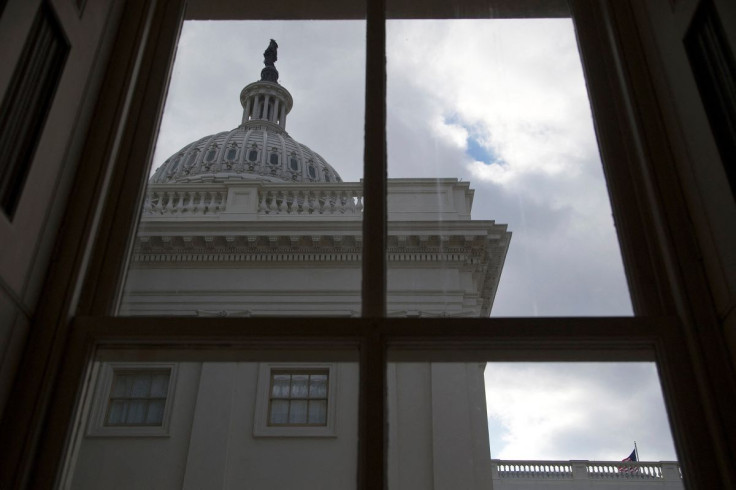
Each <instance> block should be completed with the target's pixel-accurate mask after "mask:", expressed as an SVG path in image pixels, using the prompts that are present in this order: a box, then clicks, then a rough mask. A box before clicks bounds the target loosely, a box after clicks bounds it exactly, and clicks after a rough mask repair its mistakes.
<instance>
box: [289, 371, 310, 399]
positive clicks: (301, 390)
mask: <svg viewBox="0 0 736 490" xmlns="http://www.w3.org/2000/svg"><path fill="white" fill-rule="evenodd" d="M308 379H309V376H308V375H306V374H295V375H293V376H292V377H291V397H292V398H306V397H307V389H308V388H307V381H308Z"/></svg>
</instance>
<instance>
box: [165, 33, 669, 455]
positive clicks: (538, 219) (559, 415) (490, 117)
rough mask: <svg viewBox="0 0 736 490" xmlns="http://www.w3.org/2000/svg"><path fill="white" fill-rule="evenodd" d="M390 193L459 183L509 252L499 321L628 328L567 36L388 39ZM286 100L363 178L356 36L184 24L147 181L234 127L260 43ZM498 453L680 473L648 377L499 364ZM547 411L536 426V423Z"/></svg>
mask: <svg viewBox="0 0 736 490" xmlns="http://www.w3.org/2000/svg"><path fill="white" fill-rule="evenodd" d="M387 30H388V34H387V57H388V100H387V104H388V128H387V134H388V159H389V176H390V177H457V178H460V179H462V180H464V181H470V182H471V188H473V189H475V199H474V204H473V218H474V219H493V220H495V221H496V222H498V223H506V224H508V226H509V230H510V231H511V232H512V233H513V237H512V240H511V246H510V249H509V253H508V256H507V259H506V263H505V266H504V270H503V275H502V277H501V283H500V286H499V291H498V294H497V296H496V300H495V303H494V307H493V315H494V316H596V315H631V306H630V301H629V297H628V291H627V288H626V283H625V278H624V275H623V268H622V265H621V259H620V254H619V251H618V245H617V242H616V237H615V230H614V225H613V220H612V218H611V210H610V205H609V202H608V195H607V193H606V189H605V183H604V180H603V175H602V170H601V164H600V159H599V155H598V149H597V146H596V140H595V134H594V131H593V126H592V120H591V115H590V107H589V105H588V100H587V95H586V91H585V82H584V79H583V75H582V69H581V66H580V60H579V57H578V54H577V48H576V41H575V37H574V32H573V27H572V23H571V22H570V21H569V20H566V19H556V20H503V21H500V20H495V21H494V20H484V21H478V20H474V21H468V20H464V21H391V22H389V24H388V27H387ZM269 38H274V39H276V40H277V42H278V43H279V52H278V57H279V59H278V61H277V63H276V67H277V68H278V70H279V73H280V79H279V83H281V84H282V85H283V86H285V87H286V88H287V89H288V90H289V91H290V92H291V94H292V96H293V98H294V108H293V109H292V112H291V113H290V114H289V116H288V117H287V128H286V129H287V130H288V132H289V134H290V135H291V136H292V137H294V138H295V139H296V140H298V141H300V142H302V143H304V144H306V145H308V146H309V147H310V148H312V149H313V150H314V151H316V152H318V153H319V154H320V155H322V156H323V157H324V158H325V159H326V160H327V161H328V162H330V164H332V166H333V167H335V168H336V169H337V170H338V172H340V174H341V176H342V177H343V180H345V181H357V180H358V179H360V178H361V176H362V165H363V163H362V157H363V114H364V107H363V106H364V83H365V80H364V79H365V73H364V70H365V54H364V50H365V25H364V23H363V22H359V21H343V22H328V21H312V22H293V21H292V22H275V21H272V22H239V23H237V22H188V23H186V24H185V26H184V29H183V32H182V36H181V39H180V42H179V48H178V52H177V59H176V63H175V66H174V71H173V74H172V80H171V85H170V88H169V96H168V100H167V105H166V110H165V112H164V116H163V120H162V125H161V132H160V136H159V141H158V146H157V149H156V153H155V156H154V162H153V168H154V169H155V168H156V167H157V166H158V165H160V164H161V163H163V161H164V160H165V159H166V158H167V157H168V156H170V155H171V154H173V153H175V152H176V151H178V150H179V149H180V148H182V147H183V146H185V145H186V144H188V143H190V142H192V141H194V140H196V139H199V138H200V137H202V136H204V135H207V134H212V133H215V132H218V131H223V130H229V129H232V128H234V127H236V126H238V124H239V123H240V119H241V117H242V108H241V107H240V103H239V98H238V97H239V94H240V90H241V89H242V88H243V87H244V86H245V85H246V84H248V83H250V82H252V81H255V80H257V79H259V77H260V70H261V68H262V66H263V65H262V61H263V57H262V53H263V51H264V49H265V48H266V46H267V45H268V39H269ZM486 385H487V398H488V413H489V426H490V432H491V437H490V439H491V452H492V455H493V457H496V458H506V459H591V460H592V459H598V460H620V459H622V458H624V457H626V456H628V454H629V452H630V451H631V449H632V448H633V441H634V440H636V441H637V443H638V444H639V449H640V456H641V457H642V458H643V459H647V460H672V459H675V454H674V449H673V446H672V442H671V438H670V435H669V429H668V426H667V420H666V415H665V414H664V408H663V402H662V398H661V391H660V388H659V383H658V379H657V375H656V370H655V368H654V366H653V365H651V364H557V365H550V364H544V365H541V364H494V365H489V368H488V370H487V373H486ZM539 407H544V410H539Z"/></svg>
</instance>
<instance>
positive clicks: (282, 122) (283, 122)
mask: <svg viewBox="0 0 736 490" xmlns="http://www.w3.org/2000/svg"><path fill="white" fill-rule="evenodd" d="M279 126H281V127H282V128H283V127H286V104H284V105H282V106H281V116H280V117H279Z"/></svg>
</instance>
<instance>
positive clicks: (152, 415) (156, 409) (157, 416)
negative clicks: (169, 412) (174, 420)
mask: <svg viewBox="0 0 736 490" xmlns="http://www.w3.org/2000/svg"><path fill="white" fill-rule="evenodd" d="M165 406H166V401H165V400H151V401H150V402H148V413H146V422H145V423H146V425H161V423H162V422H163V420H164V407H165Z"/></svg>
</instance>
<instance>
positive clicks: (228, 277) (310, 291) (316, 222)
mask: <svg viewBox="0 0 736 490" xmlns="http://www.w3.org/2000/svg"><path fill="white" fill-rule="evenodd" d="M364 28H365V23H364V22H362V21H344V22H328V21H323V22H314V21H311V22H187V23H185V25H184V27H183V31H182V35H181V39H180V43H179V46H178V50H177V59H176V63H175V65H174V70H173V75H172V79H171V82H170V88H169V92H168V99H167V103H166V110H165V112H164V115H163V120H162V124H161V132H160V134H159V136H158V141H157V148H156V154H155V156H154V164H153V167H152V175H151V177H150V179H149V182H148V187H147V190H146V195H145V199H144V203H143V209H142V216H141V221H140V224H139V227H138V232H137V237H136V240H135V243H134V245H133V251H132V256H131V260H130V262H129V263H130V266H129V270H128V273H127V277H126V283H125V286H124V292H123V295H122V298H121V301H120V306H119V313H120V314H122V315H174V316H268V315H339V316H356V315H359V314H360V284H361V277H360V273H361V264H360V256H361V255H360V254H361V250H362V225H361V223H362V212H363V191H362V184H361V183H360V177H361V175H362V154H363V149H362V145H363V107H362V105H363V100H364V91H363V86H364V76H363V73H364V66H365V63H364V62H363V60H364V56H365V54H364V51H365V36H364ZM224 39H227V40H228V42H227V43H223V40H224ZM269 39H278V43H277V42H276V41H273V40H271V41H270V42H269ZM264 49H265V51H264ZM343 49H350V51H351V52H354V53H357V55H355V56H344V55H343ZM236 65H237V68H238V69H237V70H235V68H236ZM234 72H240V73H241V74H242V75H241V76H240V79H238V77H233V76H231V74H232V73H234ZM213 73H228V74H229V75H228V76H227V77H218V76H212V74H213ZM282 75H283V76H282ZM238 94H239V95H238ZM223 124H224V125H225V126H223ZM287 124H288V126H287ZM233 127H234V129H229V128H233ZM223 130H224V131H223ZM287 130H288V132H287ZM215 131H219V132H215ZM297 138H298V140H297ZM302 142H304V143H307V144H303V143H302Z"/></svg>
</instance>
